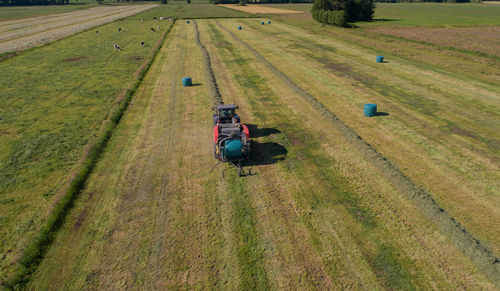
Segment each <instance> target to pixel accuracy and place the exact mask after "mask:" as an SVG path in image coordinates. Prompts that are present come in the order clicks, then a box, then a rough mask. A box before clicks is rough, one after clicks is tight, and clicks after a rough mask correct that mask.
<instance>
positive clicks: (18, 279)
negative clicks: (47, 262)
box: [4, 19, 176, 289]
mask: <svg viewBox="0 0 500 291" xmlns="http://www.w3.org/2000/svg"><path fill="white" fill-rule="evenodd" d="M175 22H176V19H174V20H173V23H172V25H170V26H169V27H168V29H167V30H166V31H165V32H164V34H163V35H162V36H161V38H160V40H158V42H157V43H156V45H155V46H154V47H153V49H152V51H151V54H150V56H149V58H148V59H147V60H146V61H145V62H144V63H143V64H142V65H141V66H140V67H139V69H138V70H137V72H136V73H135V74H134V81H133V83H132V84H131V86H130V88H129V89H126V90H125V97H124V98H123V99H122V101H121V103H120V104H119V105H118V108H116V111H115V112H113V113H112V114H111V117H110V118H109V120H107V121H105V124H106V125H105V126H104V130H103V132H102V133H101V135H100V136H99V137H98V138H97V140H96V141H95V143H94V144H93V145H91V146H90V150H89V151H88V154H87V155H86V156H85V157H84V158H83V162H82V163H81V166H80V169H79V170H78V171H77V174H76V175H75V176H74V178H73V179H72V180H71V181H70V183H69V187H68V189H67V190H66V192H65V194H64V196H63V197H62V198H61V199H60V200H59V201H58V202H57V203H56V205H55V207H54V209H53V210H52V212H51V214H50V215H49V217H48V218H47V222H46V223H45V225H44V226H42V228H41V229H40V232H39V233H38V235H37V237H36V238H35V239H34V240H33V241H32V243H31V244H29V245H28V247H27V248H26V250H25V251H24V253H23V255H22V257H21V259H20V260H19V262H18V263H19V265H20V266H19V270H17V271H16V273H15V274H14V276H13V277H12V278H11V279H10V280H9V281H7V282H6V285H5V287H4V288H6V289H18V288H22V287H23V286H25V285H26V283H27V282H28V281H29V280H30V276H31V275H32V274H33V273H34V271H35V270H36V268H37V267H38V265H39V264H40V262H41V261H42V259H43V257H44V255H45V253H46V252H47V250H48V248H49V247H50V244H51V243H52V241H53V240H54V238H55V236H56V234H57V231H58V230H59V229H60V227H61V226H62V224H63V222H64V219H65V217H66V215H67V214H68V213H69V211H70V210H71V208H72V207H73V205H74V202H75V200H76V199H77V198H78V195H79V194H80V192H81V190H82V189H83V188H84V186H85V183H86V181H87V178H88V177H89V176H90V174H91V173H92V170H93V169H94V168H95V166H96V164H97V162H98V161H99V158H100V157H101V154H102V153H103V152H104V150H105V148H106V145H107V143H108V141H109V139H110V138H111V136H112V135H113V132H114V130H115V128H116V127H117V126H118V124H119V123H120V120H121V118H122V116H123V115H124V114H125V111H126V110H127V108H128V105H129V104H130V102H131V101H132V98H133V96H134V94H135V92H136V90H137V89H138V88H139V85H140V84H141V82H142V80H143V79H144V76H145V75H146V73H147V72H148V70H149V68H150V67H151V64H152V63H153V61H154V60H155V58H156V55H157V54H158V52H159V51H160V49H161V47H162V46H163V43H164V41H165V39H166V37H167V35H168V34H169V32H170V31H171V30H172V27H173V26H174V25H175Z"/></svg>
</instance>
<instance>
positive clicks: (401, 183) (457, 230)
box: [215, 20, 500, 286]
mask: <svg viewBox="0 0 500 291" xmlns="http://www.w3.org/2000/svg"><path fill="white" fill-rule="evenodd" d="M215 22H216V23H217V25H218V26H219V27H220V28H221V29H222V30H224V31H225V32H226V33H228V34H229V35H231V36H232V37H233V38H234V39H235V40H236V41H238V42H239V43H240V44H242V45H243V46H244V47H245V48H246V49H247V50H248V51H250V52H251V53H252V54H253V55H254V56H255V57H256V58H257V59H258V60H260V61H261V62H262V63H263V64H264V65H265V66H266V67H267V68H268V69H269V70H270V71H271V72H273V73H274V74H275V75H277V76H278V77H279V78H280V79H281V80H282V81H283V82H284V83H285V84H286V85H288V86H289V87H290V88H292V89H293V90H294V91H296V92H297V93H298V95H300V96H301V97H302V98H303V99H304V100H305V101H306V102H307V103H309V104H310V105H311V107H312V108H313V109H315V110H316V111H318V112H319V113H320V114H321V115H322V116H323V117H324V118H325V119H327V120H329V121H330V122H331V123H332V124H333V125H334V126H335V128H337V130H339V131H340V132H342V133H343V134H344V136H345V137H346V139H347V140H348V141H349V142H350V143H351V144H352V145H353V146H354V147H355V148H356V149H357V150H358V151H359V152H360V153H361V154H362V155H363V156H364V157H365V158H366V159H367V160H368V161H370V162H371V163H373V164H374V165H375V166H376V167H378V168H379V169H381V170H382V172H383V173H384V176H385V177H386V178H387V179H388V180H389V181H392V182H393V183H394V185H395V186H397V188H398V189H399V190H400V191H401V192H402V194H404V195H405V196H406V197H407V198H408V199H410V200H412V201H413V202H415V204H416V205H417V206H418V207H419V208H420V209H421V210H422V211H423V212H424V214H425V216H426V217H427V218H428V219H429V220H431V221H433V222H434V223H435V224H436V225H437V226H438V227H439V228H440V230H441V231H442V232H443V233H444V234H446V235H447V236H448V237H449V238H450V239H451V240H452V241H453V243H454V245H455V246H456V247H457V248H458V249H459V250H461V251H462V252H463V253H464V254H466V255H467V256H468V257H469V258H470V260H471V261H472V262H473V263H474V264H475V265H476V266H477V267H478V269H479V270H480V271H481V272H483V273H484V274H485V275H486V276H487V277H488V278H489V279H491V280H492V281H493V282H494V283H495V284H496V285H497V286H500V260H499V259H498V258H497V257H495V256H494V254H493V253H492V252H491V251H489V250H488V249H486V247H484V246H483V245H482V244H481V242H480V241H479V240H478V239H476V238H475V237H474V236H472V235H471V234H470V233H469V232H467V230H466V229H465V228H464V227H463V226H462V225H460V223H459V222H457V221H456V220H455V219H454V218H453V217H451V216H450V215H449V214H448V213H447V212H446V211H445V210H444V209H442V208H441V207H439V205H438V204H437V202H436V201H435V200H434V198H432V196H431V195H430V194H429V193H428V192H427V191H425V190H424V189H422V188H420V187H419V186H417V185H416V184H415V183H414V182H413V181H412V180H411V179H410V178H409V177H408V176H406V175H405V174H404V173H403V172H401V170H400V169H399V168H398V167H397V166H396V165H395V164H393V163H392V162H391V161H389V160H388V159H387V158H385V157H384V156H383V155H382V154H380V153H379V152H377V151H376V150H375V149H374V148H373V147H371V146H370V145H369V144H368V143H366V142H365V141H364V140H363V139H362V138H361V137H360V136H359V135H358V134H357V133H356V132H355V131H354V130H353V129H352V128H350V127H349V126H347V125H346V124H345V123H344V122H342V121H341V120H340V119H338V117H337V116H336V115H335V114H334V113H333V112H331V111H330V110H328V108H326V107H325V106H324V105H323V104H322V103H321V102H319V101H318V100H317V99H316V98H315V97H314V96H312V95H311V94H309V93H308V92H306V91H305V90H304V89H302V88H300V87H299V86H298V85H297V84H295V83H294V82H293V81H292V80H291V79H290V78H288V76H287V75H285V74H284V73H283V72H281V71H280V70H278V69H277V68H276V67H275V66H274V65H273V64H272V63H270V62H269V61H268V60H267V59H265V58H264V57H263V56H262V55H261V54H260V53H258V52H257V51H256V50H254V49H253V48H252V47H251V46H250V45H249V44H247V43H246V42H244V41H243V40H241V39H240V38H238V37H237V36H236V35H235V34H234V33H233V32H231V31H230V30H228V29H227V28H225V27H224V26H223V25H221V24H220V23H219V22H218V21H217V20H215Z"/></svg>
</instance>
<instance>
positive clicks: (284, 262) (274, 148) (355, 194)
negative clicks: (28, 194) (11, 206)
mask: <svg viewBox="0 0 500 291" xmlns="http://www.w3.org/2000/svg"><path fill="white" fill-rule="evenodd" d="M167 7H168V6H167ZM188 7H189V6H182V7H181V6H180V5H178V6H174V9H177V11H178V12H179V11H183V12H182V13H185V12H188V11H189V9H190V8H188ZM199 8H200V7H199V6H198V7H197V8H194V9H199ZM167 9H168V8H167ZM220 9H225V8H220ZM199 11H201V10H197V12H196V13H200V12H199ZM211 13H212V12H211ZM187 15H189V13H187ZM217 15H219V16H230V13H229V12H228V11H227V10H217V9H215V10H213V14H211V16H210V17H213V16H217ZM270 17H271V19H272V23H271V24H267V22H266V24H265V25H261V21H262V20H263V19H249V18H247V19H236V18H232V19H199V20H191V23H187V22H186V21H185V20H178V21H177V22H176V23H175V24H174V25H173V26H172V30H171V31H170V32H169V33H168V35H167V37H166V39H165V41H164V43H163V46H162V47H161V49H160V50H159V52H158V54H157V56H156V58H155V60H154V62H153V63H152V65H151V67H150V69H149V71H148V73H147V74H146V75H145V76H144V79H143V80H142V82H141V84H140V86H139V87H138V88H137V90H136V92H135V94H134V95H133V96H132V100H131V103H130V105H129V106H128V109H127V111H126V112H125V114H124V115H123V117H122V118H121V121H120V123H119V124H118V126H117V127H116V129H115V130H114V132H113V135H112V136H111V138H110V140H109V142H108V143H107V146H106V147H105V150H104V152H103V154H102V157H101V159H100V161H99V162H98V163H97V164H96V166H95V168H94V169H93V170H92V172H91V174H90V176H89V178H88V179H87V180H86V183H85V187H84V188H83V190H82V192H81V193H80V194H79V196H78V198H77V199H76V200H75V204H74V207H72V208H71V210H70V211H69V212H68V215H67V217H66V218H65V221H64V224H63V225H62V226H61V229H60V230H59V231H58V232H57V233H55V234H54V240H53V242H52V244H51V245H50V247H49V248H47V252H46V253H45V254H44V258H43V260H41V262H40V265H39V266H38V268H36V269H34V274H33V275H32V276H30V277H29V281H28V282H27V283H26V284H27V285H26V287H27V288H29V289H49V288H54V287H55V288H60V289H126V288H138V289H162V290H163V289H230V290H235V289H252V290H255V289H269V288H271V289H318V290H325V289H346V288H348V289H405V290H406V289H491V290H494V289H495V288H498V286H499V284H500V277H499V274H500V268H499V267H498V263H497V262H498V259H497V258H498V256H499V254H500V240H499V237H500V233H499V231H500V230H499V229H498V227H496V226H497V225H499V223H500V193H499V192H498V189H500V185H499V181H500V171H499V168H498V163H499V161H500V149H499V145H500V136H499V135H498V132H499V130H500V128H499V124H500V123H499V121H500V119H499V115H498V113H497V112H498V109H499V107H500V88H499V87H498V86H497V85H496V83H495V80H497V78H498V75H497V74H496V73H495V68H496V67H498V66H499V64H498V60H497V59H496V58H494V57H491V56H489V55H488V54H486V53H485V54H483V55H480V54H473V53H469V52H463V51H457V50H452V49H450V50H446V51H441V50H440V49H437V48H436V47H434V46H431V45H428V44H425V43H416V42H410V41H407V40H404V39H392V40H393V41H394V43H388V42H387V38H386V36H383V35H378V36H376V37H371V36H373V34H374V32H372V31H367V30H358V31H348V30H344V29H334V28H325V27H322V26H319V25H317V24H315V23H313V22H311V21H309V22H303V20H304V19H306V17H307V16H303V15H300V14H290V15H288V16H283V15H280V16H277V15H273V16H270ZM266 20H267V19H266ZM238 26H242V30H238V29H237V28H238ZM394 44H398V46H396V47H394ZM48 47H50V46H48ZM422 48H424V50H423V51H422ZM44 49H45V48H44ZM381 52H382V53H383V54H384V55H385V56H386V59H387V62H385V63H382V64H379V63H375V56H376V55H379V54H381ZM424 53H428V54H429V57H428V59H427V60H425V61H422V62H421V61H418V60H420V58H423V54H424ZM459 55H460V56H463V55H465V56H467V58H468V59H467V58H466V59H465V61H464V60H463V59H458V58H457V56H459ZM13 60H16V58H14V59H13ZM463 62H464V63H465V64H464V63H463ZM444 63H446V66H444V65H442V64H444ZM469 64H470V67H468V70H463V69H461V66H463V65H467V66H468V65H469ZM0 65H2V64H0ZM479 71H481V72H482V73H481V74H477V75H475V77H474V78H469V74H473V73H474V72H479ZM212 73H213V77H214V78H212ZM186 76H190V77H192V78H193V81H194V83H196V84H198V85H197V86H193V87H183V86H182V82H181V80H182V78H183V77H186ZM214 88H218V91H216V90H214ZM217 92H219V93H217ZM219 94H220V95H219ZM219 99H222V100H223V102H224V103H235V104H237V105H239V107H240V111H239V113H240V116H241V118H242V122H244V123H247V124H249V128H250V130H251V137H252V157H251V162H250V164H249V165H248V166H247V170H248V168H251V169H252V175H248V176H245V177H242V178H239V177H238V175H237V173H236V171H235V170H234V168H232V167H230V166H229V165H222V166H219V167H218V168H216V169H215V170H214V171H213V172H210V169H211V168H212V166H213V165H214V164H215V160H214V159H213V154H212V145H211V139H212V138H211V133H212V127H211V124H212V121H211V111H210V107H211V106H212V105H214V103H215V102H216V101H218V100H219ZM364 103H377V104H378V106H379V110H380V111H382V114H380V115H379V116H376V117H373V118H366V117H364V116H363V115H362V107H363V104H364ZM76 156H77V155H76ZM28 180H29V179H28ZM49 188H50V187H49ZM6 205H7V204H6ZM6 207H7V206H6ZM6 209H7V208H6Z"/></svg>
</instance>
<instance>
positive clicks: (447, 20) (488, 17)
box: [266, 3, 500, 27]
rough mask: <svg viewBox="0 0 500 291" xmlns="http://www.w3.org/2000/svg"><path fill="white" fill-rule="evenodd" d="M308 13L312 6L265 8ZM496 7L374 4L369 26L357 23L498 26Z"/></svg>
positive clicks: (281, 5) (464, 4)
mask: <svg viewBox="0 0 500 291" xmlns="http://www.w3.org/2000/svg"><path fill="white" fill-rule="evenodd" d="M266 6H270V7H277V8H284V9H292V10H298V11H304V12H306V13H309V11H310V10H311V7H312V4H266ZM498 15H500V5H499V6H486V5H482V4H471V3H461V4H448V3H376V8H375V17H374V20H375V21H373V22H357V23H356V25H358V26H360V27H374V26H381V25H397V26H430V27H443V26H475V25H500V17H499V16H498Z"/></svg>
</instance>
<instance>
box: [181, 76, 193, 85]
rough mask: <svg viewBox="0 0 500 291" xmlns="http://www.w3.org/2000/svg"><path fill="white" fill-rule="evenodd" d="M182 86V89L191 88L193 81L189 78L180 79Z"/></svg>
mask: <svg viewBox="0 0 500 291" xmlns="http://www.w3.org/2000/svg"><path fill="white" fill-rule="evenodd" d="M182 85H184V87H187V86H191V85H193V80H192V79H191V77H186V78H182Z"/></svg>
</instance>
